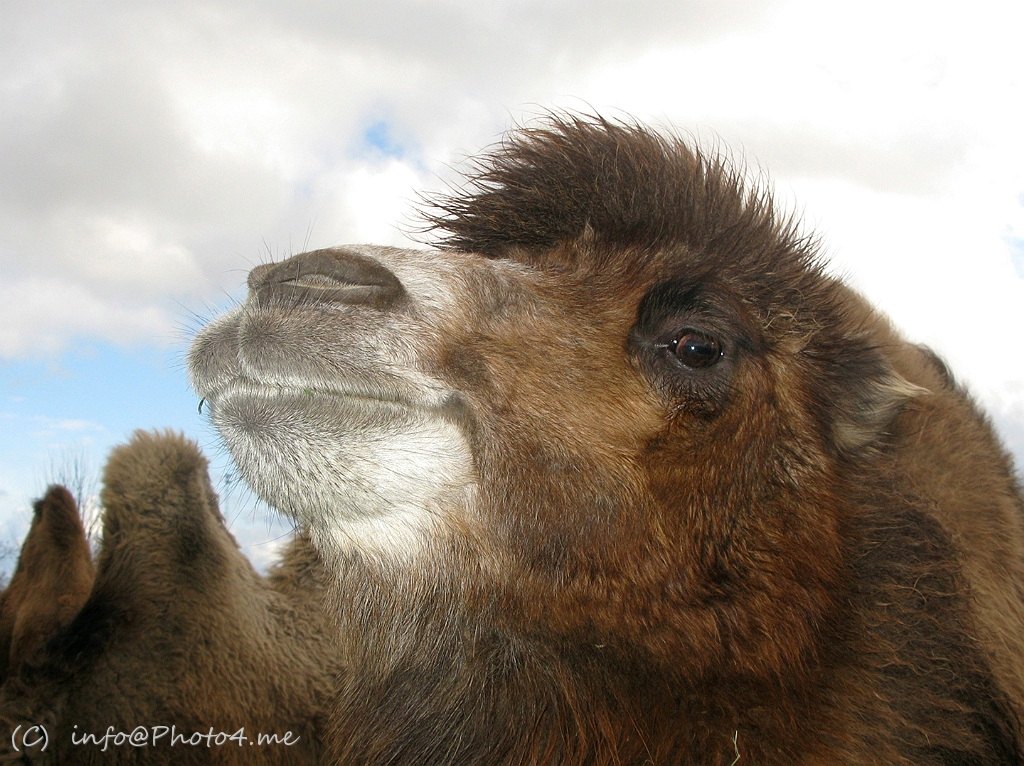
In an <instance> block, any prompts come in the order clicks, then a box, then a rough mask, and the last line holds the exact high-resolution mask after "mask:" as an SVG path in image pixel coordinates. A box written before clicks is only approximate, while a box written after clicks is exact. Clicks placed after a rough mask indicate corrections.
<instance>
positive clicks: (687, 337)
mask: <svg viewBox="0 0 1024 766" xmlns="http://www.w3.org/2000/svg"><path fill="white" fill-rule="evenodd" d="M669 349H670V350H671V351H672V353H673V354H675V356H676V359H678V360H679V361H680V362H682V363H683V364H685V365H686V366H687V367H693V368H696V369H701V368H704V367H711V366H712V365H714V364H717V363H718V362H719V360H721V358H722V357H723V356H724V355H725V352H724V351H723V350H722V344H721V343H719V342H718V341H717V340H716V339H715V338H712V337H711V336H710V335H705V334H704V333H702V332H698V331H697V330H683V331H682V332H681V333H679V335H678V336H676V337H675V338H674V339H673V340H672V342H671V343H669Z"/></svg>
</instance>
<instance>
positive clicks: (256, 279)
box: [249, 248, 405, 308]
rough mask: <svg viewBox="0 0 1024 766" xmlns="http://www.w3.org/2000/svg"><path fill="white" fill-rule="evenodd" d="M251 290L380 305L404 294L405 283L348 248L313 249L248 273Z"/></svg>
mask: <svg viewBox="0 0 1024 766" xmlns="http://www.w3.org/2000/svg"><path fill="white" fill-rule="evenodd" d="M249 289H250V291H252V292H253V293H255V294H256V295H258V296H260V297H268V298H274V297H282V298H293V299H294V298H299V299H303V300H306V301H315V302H321V301H322V302H328V303H345V304H362V305H372V306H376V307H378V308H383V307H385V306H387V305H390V304H393V303H394V302H396V301H397V300H399V299H400V298H401V297H402V296H403V295H404V294H405V289H404V288H403V287H402V283H401V282H400V281H399V280H398V277H396V276H395V275H394V274H393V273H392V272H391V271H390V270H389V269H388V268H387V267H385V266H384V265H383V264H381V263H380V262H378V261H376V260H374V259H373V258H371V257H369V256H367V255H363V254H362V253H358V252H355V251H354V250H349V249H345V248H332V249H329V250H314V251H312V252H309V253H302V254H300V255H296V256H294V257H292V258H289V259H288V260H286V261H282V262H281V263H277V264H271V265H267V266H257V267H256V268H255V269H253V270H252V272H251V273H250V274H249Z"/></svg>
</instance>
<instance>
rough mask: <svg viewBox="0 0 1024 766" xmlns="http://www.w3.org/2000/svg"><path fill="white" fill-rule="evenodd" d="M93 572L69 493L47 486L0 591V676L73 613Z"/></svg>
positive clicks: (65, 623)
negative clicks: (8, 579) (7, 578)
mask: <svg viewBox="0 0 1024 766" xmlns="http://www.w3.org/2000/svg"><path fill="white" fill-rule="evenodd" d="M94 574H95V573H94V571H93V565H92V554H91V552H90V551H89V542H88V540H87V539H86V536H85V529H84V527H83V526H82V519H81V517H80V516H79V513H78V506H77V505H76V503H75V500H74V498H73V497H72V496H71V493H70V492H68V491H67V490H66V489H65V488H64V487H59V486H53V487H50V489H49V490H48V491H47V492H46V495H45V496H44V497H43V498H42V499H41V500H39V501H37V502H36V504H35V507H34V516H33V518H32V525H31V527H29V531H28V535H26V536H25V542H24V543H23V544H22V546H21V554H20V555H19V557H18V564H17V567H16V568H15V570H14V574H13V575H12V577H11V581H10V583H9V584H8V586H7V589H6V590H4V592H3V594H0V682H2V681H3V679H5V678H6V677H7V676H8V674H9V673H11V672H14V671H15V670H17V668H18V666H19V665H20V664H21V663H22V661H23V660H24V659H26V658H27V657H29V656H31V655H32V654H33V653H34V652H36V651H37V650H38V649H39V648H40V647H41V646H43V645H44V644H45V643H46V642H47V641H48V640H49V639H51V638H53V636H55V635H56V634H57V632H58V631H59V630H60V629H61V628H62V627H64V626H65V625H67V624H68V623H69V622H70V621H71V619H72V618H73V617H74V616H75V615H76V614H77V613H78V610H79V609H80V608H81V606H82V604H84V603H85V599H86V598H87V597H88V595H89V590H90V589H91V588H92V581H93V576H94Z"/></svg>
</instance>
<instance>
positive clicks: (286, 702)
mask: <svg viewBox="0 0 1024 766" xmlns="http://www.w3.org/2000/svg"><path fill="white" fill-rule="evenodd" d="M102 500H103V505H104V507H105V516H104V530H103V541H102V546H101V549H100V553H99V557H98V566H97V576H96V583H95V587H94V588H93V592H92V594H91V596H90V597H89V600H88V601H87V602H86V603H85V605H84V606H83V607H82V609H81V611H79V612H78V614H77V616H76V617H75V619H74V620H73V621H72V622H71V624H70V625H68V627H67V628H66V629H65V630H63V631H62V632H61V633H60V634H59V635H58V636H57V637H56V639H55V640H54V641H53V642H51V643H50V645H49V647H48V650H47V652H46V653H45V656H44V657H43V658H40V659H38V660H37V661H35V662H33V663H26V665H25V666H23V667H22V669H21V672H20V673H18V674H16V675H15V676H14V677H12V678H11V679H10V680H9V681H8V682H7V684H6V685H5V686H4V687H3V690H2V693H0V715H2V718H3V721H4V723H5V724H6V725H5V726H4V727H3V728H4V729H8V730H10V731H13V730H14V728H15V727H16V726H17V725H18V724H26V725H31V724H36V723H42V724H44V725H46V726H47V729H48V733H49V736H50V747H49V749H48V751H47V752H45V753H40V752H38V751H31V752H29V753H28V754H29V755H31V756H33V757H35V758H36V760H33V761H32V762H33V763H37V762H39V763H50V762H53V763H84V764H91V763H175V764H179V763H220V764H234V763H238V764H241V763H247V764H248V763H264V764H306V763H316V762H318V758H319V752H320V747H321V745H320V731H319V727H320V726H321V721H320V712H319V708H320V705H321V704H322V702H323V700H324V697H325V694H326V692H327V689H328V688H329V687H330V686H331V683H332V681H331V679H332V678H333V675H334V674H335V672H336V671H337V669H338V667H337V662H336V661H335V659H334V658H335V657H336V652H335V651H334V650H332V648H331V647H332V639H331V631H330V629H329V627H328V623H327V621H326V620H325V619H324V612H323V610H322V608H321V606H320V601H319V598H320V594H321V592H322V585H321V579H322V576H323V575H322V567H321V565H320V562H319V561H318V559H317V557H316V555H315V554H313V553H312V551H311V549H310V548H309V546H308V544H306V543H305V542H304V541H303V540H301V539H300V540H298V542H297V543H295V544H294V545H292V546H291V548H289V549H288V550H287V551H286V553H285V555H284V559H283V561H282V563H281V564H280V565H279V566H278V567H277V568H276V569H275V570H274V571H273V572H271V573H270V575H269V576H268V577H266V578H264V577H261V576H260V575H258V574H257V573H256V572H255V571H254V570H253V569H252V566H251V565H250V564H249V562H248V560H247V559H246V558H245V557H244V556H243V555H242V553H241V552H240V551H239V549H238V546H237V544H236V543H235V541H234V540H233V539H232V537H231V535H230V534H229V533H228V531H227V529H226V528H225V527H224V521H223V519H222V518H221V515H220V513H219V511H218V509H217V500H216V497H215V495H214V493H213V490H212V489H211V487H210V484H209V479H208V477H207V469H206V461H205V460H204V459H203V458H202V456H201V455H200V454H199V451H198V449H197V448H196V446H195V445H194V444H192V443H191V442H188V441H186V440H185V439H183V438H181V437H179V436H176V435H173V434H148V433H141V432H140V433H138V434H136V435H135V437H134V438H133V440H132V442H131V443H130V444H128V445H126V446H124V447H119V448H118V449H117V450H115V451H114V453H113V455H112V456H111V458H110V461H109V463H108V465H107V467H106V471H105V475H104V489H103V495H102ZM155 726H164V727H170V726H175V727H177V732H178V733H181V734H183V735H184V736H185V737H190V736H191V735H192V734H193V733H194V732H201V733H204V734H205V733H207V732H209V731H210V729H211V728H212V729H213V731H214V732H215V733H219V732H226V733H227V734H229V735H231V734H234V733H235V732H237V731H238V730H239V729H242V728H244V733H245V735H246V736H247V737H250V738H255V737H256V736H257V735H258V734H260V733H263V734H277V735H284V734H285V733H286V732H288V731H290V732H292V734H293V739H294V740H296V741H297V744H295V745H292V746H285V745H263V746H257V745H251V744H243V745H241V746H239V745H238V744H237V741H228V742H227V743H226V744H221V745H220V746H216V745H214V746H213V747H208V746H206V745H205V744H200V745H198V746H188V745H182V744H177V745H176V746H174V747H168V746H167V743H168V741H169V740H170V735H169V734H168V735H166V736H164V737H163V738H162V739H161V740H160V746H159V747H156V748H154V747H151V746H150V747H145V748H135V747H132V746H130V745H127V744H124V743H121V744H119V745H117V746H115V745H114V744H113V743H112V742H111V743H110V744H109V746H108V748H107V750H106V752H102V751H101V747H102V744H101V745H99V746H96V745H78V746H75V745H74V744H73V741H74V740H77V741H80V740H81V738H82V736H83V735H85V734H87V733H91V734H96V735H99V736H101V737H102V736H103V735H104V734H105V733H106V732H107V731H108V727H112V729H111V730H112V731H114V732H125V733H130V732H132V731H133V729H135V727H155ZM0 746H4V747H9V746H10V742H9V741H8V739H7V738H5V740H4V741H3V742H0Z"/></svg>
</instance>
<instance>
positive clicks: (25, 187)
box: [0, 0, 1024, 570]
mask: <svg viewBox="0 0 1024 766" xmlns="http://www.w3.org/2000/svg"><path fill="white" fill-rule="evenodd" d="M0 17H2V18H3V19H4V23H3V25H0V547H2V546H3V544H4V542H5V541H6V542H7V543H9V545H14V546H17V545H18V544H20V540H21V538H22V537H23V535H24V533H25V531H26V530H27V528H28V523H29V520H30V508H31V502H32V500H33V498H35V497H38V496H39V495H40V494H41V493H42V492H43V491H44V490H45V487H46V486H47V484H49V483H50V482H53V481H71V482H72V483H77V484H78V485H79V487H80V488H81V489H82V492H83V496H86V497H88V496H91V495H92V494H94V493H95V489H96V487H97V486H98V475H99V473H100V471H101V469H102V466H103V463H104V461H105V459H106V455H107V454H108V452H109V450H110V449H111V448H112V447H113V446H115V445H117V444H119V443H123V442H124V441H125V440H126V439H127V438H128V437H129V436H130V434H131V432H132V431H133V430H134V429H140V428H141V429H153V428H169V429H175V430H179V431H183V432H184V433H186V434H187V435H189V436H191V437H192V438H194V439H195V440H196V441H198V442H199V444H200V445H201V446H202V447H203V449H204V451H205V452H206V454H207V455H208V457H209V458H210V461H211V465H212V468H213V473H214V478H215V482H216V484H217V487H218V489H219V491H220V492H221V499H222V504H223V510H224V511H225V515H226V517H227V519H228V521H229V523H230V527H231V529H232V531H233V532H234V534H235V535H236V537H238V539H239V540H240V542H241V543H242V544H243V547H244V548H245V550H246V551H247V552H248V553H249V554H250V556H251V557H252V558H253V560H254V561H256V563H257V564H258V565H260V566H265V565H266V563H267V562H269V561H270V560H272V559H273V556H274V554H275V551H276V550H277V548H278V546H279V545H280V542H281V540H282V539H283V538H284V536H286V534H287V530H288V526H287V524H283V523H282V522H281V521H280V520H279V519H277V518H276V515H275V514H274V513H273V512H270V511H268V509H266V508H264V507H262V506H260V505H259V504H258V503H257V502H256V501H254V500H253V499H252V496H251V495H250V494H248V493H247V491H246V490H245V488H244V486H241V485H240V483H239V482H238V481H237V479H236V477H235V474H234V472H233V471H232V468H231V464H230V461H229V460H228V458H227V456H226V454H225V452H224V450H223V449H222V448H221V447H220V445H219V442H218V440H217V437H216V434H215V433H214V431H213V429H212V427H211V426H210V425H209V424H208V423H207V421H206V419H205V417H204V415H203V414H202V413H201V412H200V411H199V406H198V404H199V402H198V398H197V397H196V395H195V394H194V393H193V392H191V391H190V390H189V387H188V379H187V374H186V369H185V356H186V354H187V349H188V344H189V341H190V339H191V337H192V336H193V335H194V334H195V332H196V331H197V330H198V329H199V328H200V327H201V326H202V325H203V323H204V322H206V321H208V320H209V319H210V318H212V317H213V316H215V315H216V314H217V313H219V312H220V311H223V310H225V309H227V308H230V307H231V306H233V305H236V304H237V302H238V301H240V300H242V299H243V298H244V290H243V286H244V282H245V276H246V273H247V271H248V270H249V269H250V268H252V267H253V266H254V265H256V264H259V263H264V262H267V261H272V260H278V259H281V258H284V257H287V256H289V255H291V254H294V253H297V252H301V251H303V250H306V249H312V248H314V247H323V246H329V245H334V244H342V243H361V242H375V243H379V244H397V245H408V244H410V240H409V237H408V236H407V232H409V231H411V230H413V229H414V228H415V225H416V218H415V203H416V200H417V195H418V192H420V191H430V190H438V189H442V188H444V187H445V185H446V184H448V183H452V182H455V181H457V179H458V170H459V167H460V166H464V163H465V161H466V160H467V158H470V157H472V156H473V155H474V154H477V153H479V151H480V150H481V149H484V148H486V147H488V146H490V145H492V144H494V143H495V142H496V141H497V140H498V139H499V138H500V136H501V134H502V133H503V132H504V131H506V130H508V129H509V128H511V127H513V126H515V125H517V124H521V123H524V122H529V121H530V120H532V119H536V118H537V117H538V115H542V114H544V113H545V112H546V111H547V110H551V109H569V110H582V111H587V112H594V111H596V112H600V113H602V114H605V115H608V116H612V117H615V116H632V117H635V118H637V119H639V120H642V121H644V122H648V123H651V124H654V125H656V126H659V127H663V128H666V129H669V128H671V129H674V130H676V131H677V132H679V133H682V134H684V135H688V136H691V137H692V138H693V140H694V141H697V142H699V143H701V144H702V145H705V146H712V145H713V146H718V147H726V148H728V150H729V152H730V153H731V154H732V156H734V157H735V158H736V160H737V161H739V162H742V163H744V164H746V166H747V167H749V168H751V170H752V172H754V173H757V174H759V175H763V176H764V177H767V178H769V179H771V183H772V184H773V186H774V188H775V190H776V194H777V196H778V198H779V199H780V200H783V201H784V203H785V204H786V206H787V207H788V208H789V209H790V210H792V211H794V212H796V213H797V214H799V216H800V217H801V219H802V220H803V222H804V225H805V228H806V229H808V230H813V231H816V232H817V233H818V234H819V236H820V237H821V239H822V241H823V243H824V250H825V253H826V254H827V255H828V257H829V258H830V261H831V264H832V266H831V268H833V269H834V271H835V273H837V274H840V275H842V276H843V277H845V278H846V279H848V280H849V281H850V283H851V284H853V285H854V286H855V287H856V288H857V289H859V290H861V291H862V292H864V293H865V294H866V295H867V296H868V297H869V298H870V299H871V300H872V301H874V302H875V303H876V304H877V305H878V306H879V307H880V308H881V309H882V310H884V311H885V312H887V313H888V314H889V315H890V316H891V317H892V318H893V320H894V321H895V323H896V324H897V325H898V326H899V327H900V328H901V329H902V330H903V331H904V332H905V334H906V335H907V336H908V337H909V338H911V339H912V340H914V341H916V342H923V343H927V344H929V345H931V346H933V347H934V348H935V349H936V350H937V351H938V352H939V353H940V354H941V355H943V356H944V357H945V358H946V359H947V361H948V362H949V363H950V365H951V366H952V368H953V369H954V371H955V372H956V373H957V375H958V377H959V379H960V380H961V381H962V382H964V383H965V384H966V385H967V386H968V387H969V389H970V390H971V392H972V393H973V394H974V396H975V397H976V398H977V400H978V401H979V402H980V403H981V405H982V406H983V407H984V408H985V409H986V410H987V411H988V412H989V413H990V416H991V418H992V420H993V422H994V423H995V425H996V427H997V429H998V430H999V431H1000V433H1001V434H1002V435H1003V437H1004V439H1005V441H1006V443H1007V445H1008V448H1009V449H1010V450H1011V451H1012V452H1013V454H1014V455H1015V456H1016V460H1017V464H1018V466H1019V465H1024V353H1022V350H1024V344H1022V341H1021V338H1022V336H1024V332H1022V331H1024V141H1022V140H1021V136H1024V84H1022V78H1024V45H1021V42H1020V33H1021V30H1022V29H1024V4H1022V3H1020V2H1019V0H1006V1H1005V2H991V1H990V0H976V2H973V3H971V4H970V5H969V7H968V6H967V5H965V4H964V3H962V2H955V3H954V2H946V0H927V1H925V2H922V1H918V0H863V1H862V2H859V3H856V4H853V3H822V2H819V1H818V0H760V1H755V0H631V1H630V2H624V1H619V0H490V1H487V2H481V0H432V2H426V1H425V0H374V2H361V1H359V0H355V1H352V2H347V3H338V2H333V1H331V2H327V1H321V2H306V3H302V4H296V3H281V2H267V1H266V0H257V1H256V2H254V1H253V0H246V1H245V2H242V1H241V0H210V1H207V2H170V3H169V2H166V0H160V2H155V1H153V0H95V2H91V3H88V4H86V3H63V2H60V3H59V2H53V0H30V1H29V0H0ZM12 565H13V560H11V559H10V557H8V560H7V561H6V562H4V561H0V570H2V569H3V568H4V567H5V566H6V567H7V568H10V567H11V566H12Z"/></svg>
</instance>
